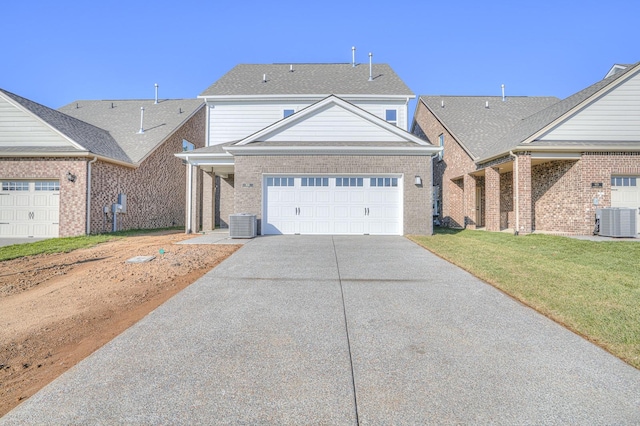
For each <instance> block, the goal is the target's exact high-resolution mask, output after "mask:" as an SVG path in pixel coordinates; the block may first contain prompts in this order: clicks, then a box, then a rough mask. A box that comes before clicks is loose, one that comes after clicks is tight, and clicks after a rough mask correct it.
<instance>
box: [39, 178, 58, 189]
mask: <svg viewBox="0 0 640 426" xmlns="http://www.w3.org/2000/svg"><path fill="white" fill-rule="evenodd" d="M36 191H60V183H59V182H58V181H57V180H41V181H36Z"/></svg>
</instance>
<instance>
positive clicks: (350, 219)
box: [262, 175, 402, 235]
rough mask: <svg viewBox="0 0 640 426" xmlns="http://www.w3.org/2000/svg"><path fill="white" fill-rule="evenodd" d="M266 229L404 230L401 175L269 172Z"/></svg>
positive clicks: (288, 231)
mask: <svg viewBox="0 0 640 426" xmlns="http://www.w3.org/2000/svg"><path fill="white" fill-rule="evenodd" d="M263 188H264V193H263V194H264V195H263V202H264V208H263V216H262V217H263V227H262V228H263V229H262V233H263V234H319V235H323V234H324V235H363V234H372V235H401V234H402V177H401V176H397V175H395V176H265V178H264V183H263Z"/></svg>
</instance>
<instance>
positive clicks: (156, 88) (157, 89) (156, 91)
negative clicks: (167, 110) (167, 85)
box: [154, 83, 159, 104]
mask: <svg viewBox="0 0 640 426" xmlns="http://www.w3.org/2000/svg"><path fill="white" fill-rule="evenodd" d="M155 86H156V101H155V102H154V104H157V103H158V87H159V86H158V83H156V84H155Z"/></svg>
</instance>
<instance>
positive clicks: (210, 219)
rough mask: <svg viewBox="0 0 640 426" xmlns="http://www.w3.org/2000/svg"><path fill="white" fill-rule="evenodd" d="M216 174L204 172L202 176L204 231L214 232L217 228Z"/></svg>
mask: <svg viewBox="0 0 640 426" xmlns="http://www.w3.org/2000/svg"><path fill="white" fill-rule="evenodd" d="M215 186H216V174H215V172H204V173H203V176H202V230H203V231H212V230H214V229H215V228H216V225H215V215H216V213H215V212H216V195H215Z"/></svg>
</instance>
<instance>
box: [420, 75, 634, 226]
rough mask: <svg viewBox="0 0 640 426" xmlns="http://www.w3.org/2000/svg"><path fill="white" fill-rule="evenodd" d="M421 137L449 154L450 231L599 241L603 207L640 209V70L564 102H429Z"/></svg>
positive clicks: (445, 188)
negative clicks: (463, 229) (481, 229)
mask: <svg viewBox="0 0 640 426" xmlns="http://www.w3.org/2000/svg"><path fill="white" fill-rule="evenodd" d="M411 130H412V133H414V134H416V135H419V136H420V137H423V138H426V139H427V140H429V141H431V142H433V143H435V144H438V145H441V146H443V147H444V151H443V153H442V156H441V157H439V158H435V159H434V185H435V187H436V188H435V191H434V192H435V193H436V194H438V195H437V201H438V202H439V203H440V205H439V210H438V215H439V220H440V221H441V222H442V223H443V224H444V225H446V226H452V227H465V226H466V227H468V228H471V229H474V228H478V227H484V228H485V229H487V230H491V231H499V230H504V229H511V230H513V231H517V232H518V233H523V234H526V233H531V232H533V231H540V232H552V233H563V234H589V233H591V232H592V231H593V229H594V222H595V210H596V208H598V207H607V206H612V207H632V208H635V209H638V208H640V63H638V64H634V65H616V66H614V67H613V68H612V70H611V71H610V72H609V73H608V74H607V76H606V77H605V79H603V80H601V81H599V82H597V83H596V84H594V85H592V86H590V87H588V88H586V89H584V90H582V91H580V92H578V93H576V94H574V95H572V96H570V97H568V98H566V99H564V100H561V101H560V100H558V99H556V98H546V97H531V98H528V97H507V98H505V99H503V98H500V97H456V96H421V97H420V99H419V101H418V105H417V107H416V111H415V115H414V121H413V124H412V127H411ZM638 221H639V223H640V216H639V217H638Z"/></svg>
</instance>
